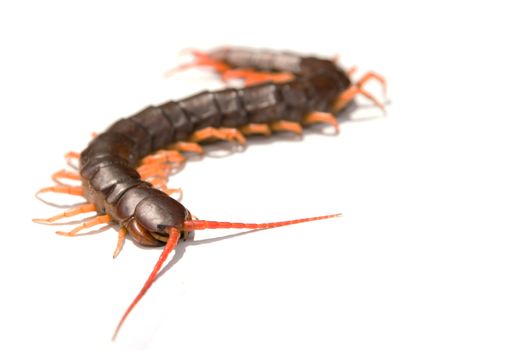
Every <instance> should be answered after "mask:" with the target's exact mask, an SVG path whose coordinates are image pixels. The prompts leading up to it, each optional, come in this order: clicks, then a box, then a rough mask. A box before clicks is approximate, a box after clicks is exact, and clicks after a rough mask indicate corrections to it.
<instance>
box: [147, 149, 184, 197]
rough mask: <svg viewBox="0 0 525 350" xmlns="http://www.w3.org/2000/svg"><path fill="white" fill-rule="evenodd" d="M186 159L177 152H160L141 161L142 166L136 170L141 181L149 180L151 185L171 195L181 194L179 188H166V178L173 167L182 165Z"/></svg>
mask: <svg viewBox="0 0 525 350" xmlns="http://www.w3.org/2000/svg"><path fill="white" fill-rule="evenodd" d="M185 160H186V158H185V157H184V156H183V155H182V154H180V152H179V151H178V150H160V151H157V152H156V153H155V154H153V155H151V156H148V157H146V158H144V159H143V160H142V163H143V164H142V165H141V166H140V167H139V168H138V169H137V170H138V172H139V174H140V176H141V178H142V179H143V180H148V179H150V178H153V179H152V180H150V182H151V184H152V185H153V186H154V187H156V188H158V189H160V190H162V191H163V192H165V193H167V194H168V195H171V194H173V193H177V192H178V193H182V190H181V189H180V188H168V186H167V183H168V176H169V174H170V172H171V169H172V168H173V166H174V165H175V166H176V165H179V164H182V163H184V161H185Z"/></svg>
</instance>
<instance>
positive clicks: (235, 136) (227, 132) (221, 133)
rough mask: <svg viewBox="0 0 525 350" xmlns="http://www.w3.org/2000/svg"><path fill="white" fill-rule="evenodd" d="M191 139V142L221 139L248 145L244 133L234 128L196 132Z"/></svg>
mask: <svg viewBox="0 0 525 350" xmlns="http://www.w3.org/2000/svg"><path fill="white" fill-rule="evenodd" d="M189 139H190V141H191V142H202V141H205V140H208V139H219V140H224V141H237V142H238V143H240V144H241V145H244V144H245V143H246V139H245V138H244V136H243V135H242V133H241V132H240V131H239V130H237V129H234V128H212V127H207V128H204V129H200V130H197V131H195V132H194V133H193V134H192V135H191V136H190V138H189Z"/></svg>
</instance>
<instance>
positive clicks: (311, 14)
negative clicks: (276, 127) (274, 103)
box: [0, 1, 525, 349]
mask: <svg viewBox="0 0 525 350" xmlns="http://www.w3.org/2000/svg"><path fill="white" fill-rule="evenodd" d="M509 3H512V2H508V3H507V2H505V1H499V2H497V4H492V5H491V4H490V3H489V4H487V2H466V1H465V2H461V1H453V2H446V1H440V2H435V3H423V2H418V1H414V2H406V1H405V2H400V1H391V2H387V1H384V2H383V1H376V2H373V1H359V2H350V1H344V2H343V1H341V2H334V1H322V2H315V3H306V2H302V3H300V2H298V1H294V2H284V1H263V2H253V3H250V2H247V1H246V2H239V3H230V2H227V1H217V2H208V3H206V2H198V1H193V2H192V4H185V3H182V2H175V1H171V2H166V3H155V2H149V4H148V5H145V4H143V5H137V4H132V3H130V2H127V1H122V2H120V3H116V2H113V3H109V2H100V3H98V4H95V2H93V1H90V2H89V5H87V4H86V5H83V6H81V5H78V4H72V3H70V2H65V1H64V2H56V1H44V2H37V1H34V2H24V1H18V2H16V5H14V2H12V4H11V5H9V4H7V3H3V4H2V5H1V6H0V36H1V42H0V45H1V61H0V89H1V91H0V101H1V103H0V115H1V123H2V133H1V137H0V142H1V148H0V149H1V151H2V157H3V166H2V172H1V175H0V176H1V177H2V179H1V181H0V186H1V188H2V190H1V196H0V198H1V200H2V201H1V203H3V204H5V206H4V207H3V209H2V210H1V214H0V215H1V237H2V238H1V248H0V249H1V251H0V259H1V264H0V268H1V275H0V277H1V280H0V281H1V282H0V283H1V284H2V287H1V288H0V293H1V294H0V296H1V297H0V307H1V309H0V329H1V331H0V332H1V335H0V348H2V349H28V348H32V349H43V348H54V349H66V348H67V349H101V348H106V347H107V348H114V349H121V348H122V349H168V348H169V349H171V348H176V349H226V348H227V349H293V348H305V347H311V348H316V349H321V348H322V349H523V348H524V347H525V337H523V329H524V327H525V297H524V296H525V280H524V274H525V253H524V248H525V236H524V228H525V225H524V220H523V219H524V215H523V212H524V211H523V209H524V207H525V206H524V200H525V199H524V198H525V185H524V182H523V179H524V175H525V171H524V170H523V150H524V149H525V147H524V146H525V140H524V137H523V136H524V131H525V128H524V127H525V122H524V120H525V113H524V106H523V81H524V78H525V74H524V68H523V64H524V62H525V59H524V58H525V57H524V54H523V53H522V51H521V50H522V46H523V33H524V30H525V28H524V25H523V11H522V10H520V9H519V8H518V7H517V6H512V5H510V4H509ZM516 3H517V2H516ZM220 45H240V46H248V47H259V48H261V47H264V48H270V49H275V50H282V49H287V50H293V51H297V52H302V53H313V54H317V55H321V56H326V57H331V56H332V55H334V54H335V53H339V54H340V55H341V62H342V64H344V65H346V66H351V65H354V64H355V65H357V66H358V67H359V69H360V70H359V73H363V72H365V71H367V70H371V69H373V70H376V71H378V72H381V73H382V74H383V75H384V76H385V77H386V78H387V79H388V82H389V96H388V97H389V99H391V101H392V103H391V104H390V105H389V106H388V116H387V117H386V118H382V117H380V116H381V114H380V112H378V111H377V110H376V109H374V108H365V107H363V108H361V109H360V110H359V111H358V114H354V115H353V117H354V118H357V117H360V118H361V119H362V118H365V120H361V121H349V120H348V118H345V117H343V118H342V123H341V133H340V134H339V135H337V136H329V135H328V136H327V135H323V134H321V133H320V132H319V130H318V129H316V130H314V131H312V132H307V133H306V134H305V136H304V138H303V139H302V140H297V139H294V138H293V137H292V138H290V137H287V136H277V137H274V138H272V139H271V141H270V140H269V141H268V142H265V141H255V142H253V143H251V144H250V146H249V147H248V148H247V149H246V150H245V151H244V152H238V153H235V154H232V155H230V156H225V157H217V154H215V156H208V157H205V158H204V159H203V160H202V161H192V162H190V163H189V164H188V165H187V166H186V167H185V168H184V170H183V171H182V172H181V173H179V174H177V175H175V176H174V177H173V178H172V179H171V181H172V184H173V185H174V186H182V188H183V189H184V191H185V192H184V193H185V197H184V204H185V205H186V206H187V207H188V208H189V209H190V210H191V211H192V212H193V213H194V214H196V215H197V216H198V217H199V218H203V219H212V220H213V219H216V220H232V221H241V220H243V221H255V222H260V221H265V220H282V219H288V218H297V217H303V216H310V215H319V214H325V213H334V212H342V213H343V217H342V218H339V219H334V220H328V221H323V222H316V223H310V224H302V225H298V226H290V227H286V228H280V229H274V230H267V231H260V232H257V233H252V234H247V235H241V236H237V237H233V238H229V239H224V240H217V241H211V242H210V241H207V239H209V238H213V237H219V236H221V235H225V234H230V233H231V232H199V233H198V235H197V237H196V238H195V239H196V240H204V241H203V242H201V244H197V243H196V242H193V243H185V244H183V245H182V246H180V247H179V248H178V250H177V252H178V253H177V255H178V256H180V255H183V256H182V258H181V259H180V260H179V261H178V262H177V263H176V264H174V265H173V266H171V268H170V269H169V270H168V271H167V272H166V273H165V274H164V275H163V276H162V277H161V278H160V279H159V280H158V281H157V283H156V284H155V285H154V286H153V287H152V289H151V290H150V292H148V294H147V296H146V297H145V298H144V299H143V300H142V302H141V303H140V304H139V306H138V307H137V308H136V309H135V310H134V312H133V313H132V314H131V316H130V318H129V319H128V322H127V323H126V324H125V325H124V328H123V329H122V332H121V334H120V337H119V339H118V341H117V342H116V343H111V342H110V338H111V335H112V332H113V330H114V327H115V325H116V323H117V322H118V319H119V318H120V316H121V314H122V313H123V311H124V310H125V308H126V306H127V305H128V304H129V303H130V302H131V300H132V298H133V297H134V296H135V294H136V293H137V292H138V290H139V289H140V287H141V285H142V283H143V282H144V281H145V280H146V277H147V275H148V274H149V272H150V270H151V268H152V267H153V265H154V263H155V261H156V260H157V257H158V256H159V254H160V250H159V249H143V248H140V247H137V246H135V245H134V244H133V243H132V242H131V241H129V240H128V241H127V242H126V245H125V247H124V250H123V252H122V253H121V255H120V256H119V257H118V259H116V260H113V259H112V257H111V255H112V251H113V248H114V245H115V242H116V231H115V230H114V229H110V230H106V231H103V232H101V233H99V234H94V235H88V236H85V237H78V238H66V237H61V236H57V235H55V234H54V231H55V230H56V229H58V228H60V229H64V228H68V226H65V227H64V226H60V227H51V226H41V225H36V224H33V223H32V222H31V220H30V219H31V218H34V217H43V216H44V217H45V216H50V215H53V214H55V213H56V212H57V211H58V209H56V208H52V207H48V206H46V205H44V204H43V203H41V202H39V201H37V200H36V199H35V198H34V197H33V193H34V192H35V191H36V190H37V189H38V188H40V187H43V186H47V185H50V184H51V180H50V178H49V176H50V174H51V173H52V172H53V171H55V170H58V169H60V168H62V167H64V161H63V159H62V155H63V154H64V153H65V152H66V151H68V150H81V149H82V148H83V147H85V145H86V144H87V142H88V141H89V139H90V133H91V132H93V131H101V130H103V129H104V128H105V127H107V126H108V125H109V124H110V123H111V122H113V121H114V120H116V119H117V118H119V117H123V116H128V115H130V114H133V113H134V112H136V111H137V110H139V109H141V108H143V107H144V106H146V105H149V104H153V103H161V102H164V101H165V100H167V99H178V98H181V97H184V96H187V95H189V94H192V93H195V92H197V91H200V90H202V89H215V88H220V87H221V84H220V82H219V81H218V80H217V79H216V78H215V77H214V76H213V75H212V74H210V73H209V72H197V71H193V72H188V73H184V74H180V75H178V76H176V77H173V78H171V79H165V78H164V77H163V75H162V74H163V72H164V71H165V70H167V69H169V68H170V67H172V66H174V65H175V64H177V63H180V61H181V59H182V58H181V57H180V56H178V52H179V51H180V50H181V49H183V48H186V47H196V48H202V49H209V48H213V47H216V46H220ZM370 89H371V90H373V91H374V92H375V93H379V91H380V89H378V86H377V85H374V84H370ZM379 96H380V94H379ZM360 103H361V104H364V105H366V104H368V103H367V102H366V101H362V100H360ZM327 130H328V131H329V129H327ZM63 199H64V200H66V199H67V198H63ZM182 253H183V254H182Z"/></svg>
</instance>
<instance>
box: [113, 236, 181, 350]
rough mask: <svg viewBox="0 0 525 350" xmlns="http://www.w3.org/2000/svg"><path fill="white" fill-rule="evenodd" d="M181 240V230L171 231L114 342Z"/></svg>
mask: <svg viewBox="0 0 525 350" xmlns="http://www.w3.org/2000/svg"><path fill="white" fill-rule="evenodd" d="M179 238H180V232H179V230H177V229H176V228H172V229H170V232H169V238H168V241H167V242H166V245H165V246H164V249H163V250H162V254H160V257H159V260H158V261H157V263H156V264H155V267H154V268H153V271H151V273H150V275H149V277H148V279H147V280H146V283H144V286H143V287H142V289H141V290H140V292H139V294H137V296H136V297H135V299H133V301H132V302H131V304H130V305H129V306H128V308H127V310H126V312H125V313H124V315H123V316H122V318H121V319H120V322H119V323H118V326H117V328H116V329H115V333H113V338H112V340H113V341H115V339H116V338H117V335H118V332H119V331H120V328H121V327H122V325H123V324H124V321H126V318H127V317H128V316H129V314H130V312H131V311H132V310H133V308H134V307H135V306H136V305H137V304H138V302H139V301H140V299H142V297H143V296H144V294H146V292H147V291H148V289H149V288H150V287H151V285H152V284H153V282H154V281H155V278H157V275H158V274H159V271H160V269H161V268H162V265H163V264H164V262H165V261H166V259H167V258H168V255H169V254H170V252H171V251H172V250H173V248H175V246H176V245H177V243H178V242H179Z"/></svg>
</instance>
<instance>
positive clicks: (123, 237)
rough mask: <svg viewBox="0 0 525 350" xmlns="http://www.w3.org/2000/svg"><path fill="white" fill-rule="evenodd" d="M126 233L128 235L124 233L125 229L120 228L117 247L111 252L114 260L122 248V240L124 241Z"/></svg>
mask: <svg viewBox="0 0 525 350" xmlns="http://www.w3.org/2000/svg"><path fill="white" fill-rule="evenodd" d="M126 233H128V232H127V231H126V228H125V227H124V226H122V227H121V228H120V230H119V231H118V241H117V246H116V247H115V251H114V252H113V259H115V258H116V257H117V256H118V255H119V253H120V251H121V250H122V247H123V246H124V240H125V239H126Z"/></svg>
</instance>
